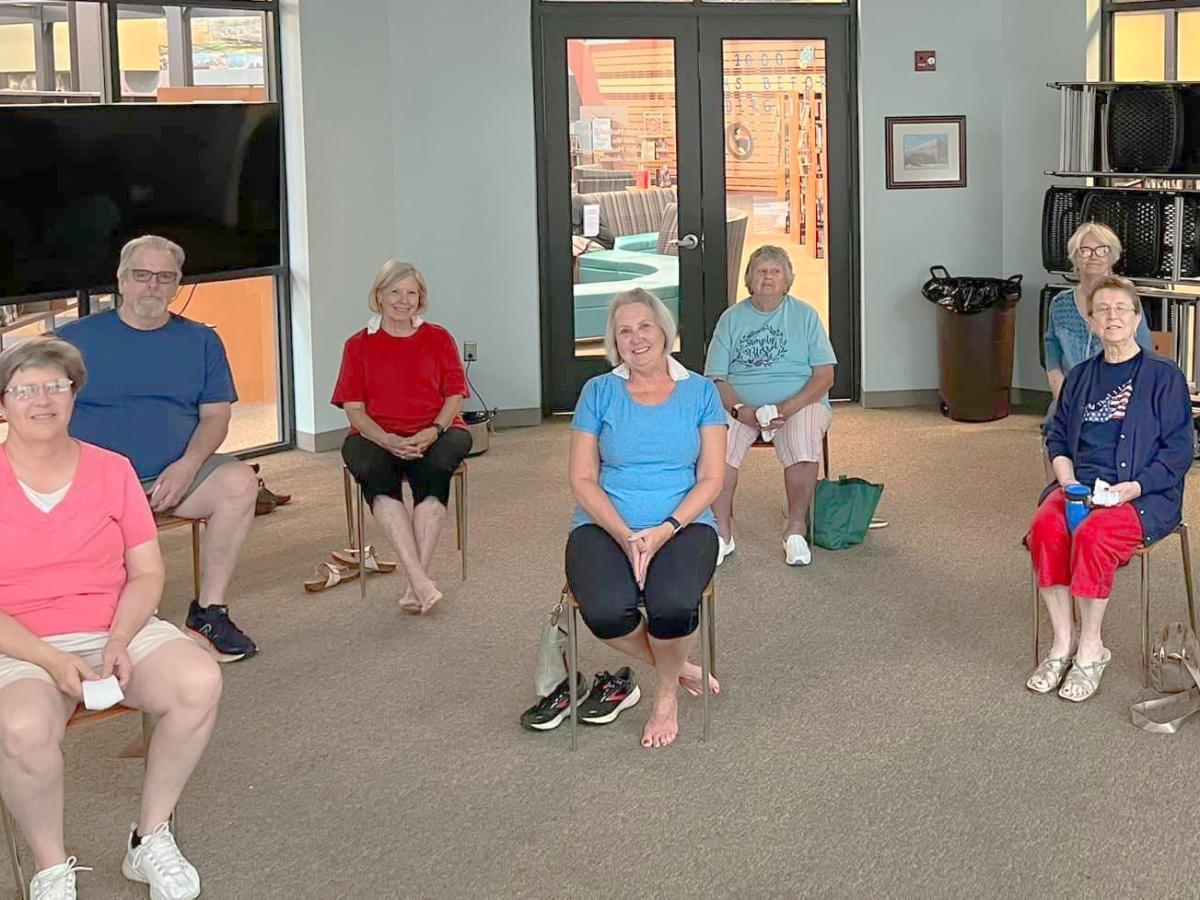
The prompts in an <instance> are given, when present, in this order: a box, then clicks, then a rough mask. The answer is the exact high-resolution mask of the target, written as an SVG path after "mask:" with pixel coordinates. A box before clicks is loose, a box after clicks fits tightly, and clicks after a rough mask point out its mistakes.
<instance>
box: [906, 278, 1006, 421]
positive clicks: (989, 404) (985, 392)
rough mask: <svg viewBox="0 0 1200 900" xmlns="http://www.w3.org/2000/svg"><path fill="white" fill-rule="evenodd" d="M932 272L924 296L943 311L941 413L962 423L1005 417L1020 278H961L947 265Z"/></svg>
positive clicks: (940, 332)
mask: <svg viewBox="0 0 1200 900" xmlns="http://www.w3.org/2000/svg"><path fill="white" fill-rule="evenodd" d="M929 274H930V279H929V280H928V281H927V282H925V285H924V287H922V288H921V293H922V294H923V295H924V296H925V299H926V300H929V301H930V302H932V303H935V304H937V308H938V309H937V333H938V392H939V393H940V394H941V398H942V412H943V413H945V414H946V415H948V416H949V417H950V418H952V419H955V420H956V421H959V422H991V421H994V420H995V419H1003V418H1004V417H1005V416H1007V415H1008V414H1009V411H1010V407H1011V393H1012V369H1013V343H1014V339H1015V336H1016V325H1017V310H1016V305H1017V301H1018V300H1020V299H1021V276H1020V275H1014V276H1012V277H1011V278H956V277H954V276H952V275H951V274H950V273H949V272H948V271H947V270H946V268H945V267H944V266H934V267H933V268H931V269H930V270H929Z"/></svg>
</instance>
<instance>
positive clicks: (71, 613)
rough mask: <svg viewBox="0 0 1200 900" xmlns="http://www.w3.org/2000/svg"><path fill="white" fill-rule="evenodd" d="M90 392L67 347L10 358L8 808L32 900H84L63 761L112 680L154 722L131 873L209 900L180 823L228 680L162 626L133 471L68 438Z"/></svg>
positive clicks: (6, 393)
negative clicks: (180, 842)
mask: <svg viewBox="0 0 1200 900" xmlns="http://www.w3.org/2000/svg"><path fill="white" fill-rule="evenodd" d="M86 378H87V372H86V371H85V369H84V366H83V359H82V357H81V356H80V355H79V351H78V350H76V349H75V348H74V347H72V346H71V345H70V344H68V343H66V342H65V341H61V340H59V339H57V338H51V337H46V338H37V339H35V340H31V341H26V342H24V343H21V344H17V345H15V346H13V347H10V348H9V349H8V350H5V351H4V352H3V353H0V414H3V416H4V418H5V419H6V420H7V421H8V438H7V440H6V441H5V442H4V443H3V444H0V548H2V549H3V552H2V553H0V792H2V793H3V797H4V803H5V804H6V805H7V807H8V809H9V811H10V812H11V813H12V815H13V818H14V819H16V821H17V824H18V825H19V826H20V829H21V833H22V834H23V835H24V837H25V840H26V842H27V843H28V844H29V847H30V849H31V850H32V851H33V855H34V860H35V862H36V865H37V869H38V872H37V874H36V875H34V877H33V880H32V882H31V884H30V896H31V897H32V898H34V900H37V898H48V897H55V898H58V897H63V898H74V897H75V895H76V894H75V872H76V869H77V868H78V867H76V865H75V857H73V856H72V857H68V856H67V854H66V850H65V848H64V842H63V759H62V751H61V745H62V740H63V734H64V732H65V728H66V724H67V720H68V718H69V717H70V716H71V713H72V712H73V710H74V709H75V707H76V705H77V704H78V703H79V702H80V701H81V699H82V697H83V683H84V682H87V681H96V680H99V679H102V678H106V677H108V676H110V675H111V676H114V677H115V678H116V679H117V681H118V683H119V685H120V688H121V690H122V691H123V692H124V695H125V699H124V700H123V701H122V702H123V703H124V704H125V705H127V706H132V707H135V708H137V709H141V710H144V711H146V712H148V713H151V714H153V715H155V716H157V717H158V724H157V726H156V727H155V729H154V736H153V739H152V740H151V743H150V751H149V754H148V757H147V760H146V781H145V785H144V787H143V791H142V802H141V811H140V813H139V817H138V820H137V822H136V823H135V824H134V825H133V826H131V828H130V834H129V840H128V841H127V843H126V853H125V859H124V862H123V864H122V872H123V873H124V875H125V877H126V878H129V879H130V880H133V881H140V882H143V883H145V884H148V885H150V890H151V894H152V896H155V897H159V896H161V897H172V898H192V897H197V896H199V894H200V878H199V876H198V875H197V874H196V870H195V869H194V868H193V867H192V865H191V864H190V863H189V862H188V861H187V860H186V859H185V858H184V857H183V854H182V853H180V852H179V848H178V847H177V846H176V844H175V839H174V837H173V836H172V835H171V831H170V827H169V819H170V816H171V813H172V811H173V810H174V808H175V803H176V801H177V800H178V799H179V795H180V793H181V792H182V791H183V787H184V785H185V784H186V783H187V780H188V778H189V777H190V776H191V774H192V770H193V769H194V768H195V766H196V763H197V762H198V761H199V759H200V756H201V754H202V753H203V752H204V748H205V746H206V745H207V744H208V739H209V735H210V734H211V733H212V729H213V725H214V724H215V723H216V716H217V701H218V700H219V698H220V695H221V675H220V671H219V669H218V667H217V664H216V663H215V662H214V661H213V660H212V659H211V658H210V657H209V656H208V655H207V654H206V653H205V652H204V651H202V650H201V649H200V648H199V647H197V646H196V645H195V644H194V643H193V642H192V641H190V640H186V639H184V638H185V636H184V634H183V632H181V631H180V630H179V629H177V628H176V627H175V626H174V625H171V624H170V623H168V622H164V621H162V620H160V619H158V618H156V617H155V616H154V613H155V612H156V610H157V608H158V603H159V599H160V597H161V596H162V589H163V579H164V574H163V561H162V556H161V554H160V553H159V549H158V538H157V531H156V528H155V524H154V517H153V514H152V513H151V512H150V508H149V506H148V505H147V502H146V498H145V495H144V494H143V493H142V489H141V486H140V485H139V484H138V480H137V476H136V475H135V474H134V471H133V467H132V466H131V465H130V463H129V461H128V460H126V459H125V458H124V457H122V456H119V455H117V454H115V453H111V452H109V451H107V450H102V449H101V448H99V447H95V446H92V445H91V444H85V443H82V442H80V441H76V440H73V439H72V438H71V437H70V435H68V433H67V425H68V423H69V422H70V419H71V410H72V407H73V405H74V401H75V394H76V392H77V391H78V390H79V389H80V388H81V387H83V384H84V382H85V380H86Z"/></svg>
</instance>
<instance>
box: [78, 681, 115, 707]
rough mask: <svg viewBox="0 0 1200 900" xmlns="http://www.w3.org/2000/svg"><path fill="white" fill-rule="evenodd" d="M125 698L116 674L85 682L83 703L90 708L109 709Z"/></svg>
mask: <svg viewBox="0 0 1200 900" xmlns="http://www.w3.org/2000/svg"><path fill="white" fill-rule="evenodd" d="M124 699H125V694H124V693H123V692H122V691H121V685H120V683H118V681H117V676H116V675H109V676H108V677H107V678H101V679H100V680H99V681H85V682H84V683H83V705H84V706H86V707H87V708H88V709H108V708H109V707H110V706H116V705H117V704H118V703H120V702H121V701H122V700H124Z"/></svg>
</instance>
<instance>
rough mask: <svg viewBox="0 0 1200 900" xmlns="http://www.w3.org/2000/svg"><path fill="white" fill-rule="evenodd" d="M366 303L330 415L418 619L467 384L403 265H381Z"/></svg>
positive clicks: (428, 599) (416, 275)
mask: <svg viewBox="0 0 1200 900" xmlns="http://www.w3.org/2000/svg"><path fill="white" fill-rule="evenodd" d="M367 303H368V305H369V306H370V308H371V311H372V312H373V313H375V315H374V316H372V318H371V321H370V323H369V324H368V325H367V327H366V328H364V329H363V330H362V331H360V332H358V333H357V334H354V335H352V336H351V337H350V339H349V340H347V341H346V346H345V349H344V350H343V351H342V369H341V372H340V373H339V374H338V381H337V386H336V387H335V388H334V389H333V400H332V402H333V404H334V406H339V407H341V408H342V409H344V410H345V411H346V418H348V419H349V420H350V435H349V436H348V437H347V438H346V442H345V443H344V444H343V445H342V458H343V459H344V460H345V461H346V466H347V467H348V468H349V469H350V472H351V474H353V475H354V478H355V479H356V480H357V481H358V483H359V484H360V485H362V489H363V493H364V494H365V495H366V498H367V503H368V504H369V505H370V507H371V512H372V513H373V514H374V515H375V518H376V519H377V520H378V521H379V523H380V524H381V525H382V526H383V529H384V532H385V533H386V534H387V537H388V540H389V541H390V542H391V544H392V546H393V547H395V548H396V553H397V554H398V555H399V557H400V564H401V565H403V566H404V571H405V572H407V573H408V589H407V590H406V591H405V592H404V596H402V597H401V598H400V606H401V607H403V608H404V609H407V610H409V611H411V612H418V613H423V612H428V611H429V610H430V609H432V608H433V605H434V604H435V603H437V602H438V600H440V599H441V597H442V593H441V591H439V590H438V588H437V585H436V584H434V582H433V579H432V578H430V577H429V564H430V562H431V561H432V559H433V549H434V547H436V546H437V541H438V535H439V534H441V531H442V526H443V524H444V523H445V521H446V502H447V500H448V499H449V497H450V479H451V478H452V477H453V475H454V470H455V469H457V468H458V465H459V463H461V462H462V461H463V457H465V456H466V455H467V452H468V451H469V450H470V449H471V435H470V433H469V432H468V431H467V430H466V428H467V426H466V423H465V422H463V420H462V416H460V415H459V410H460V409H461V408H462V401H463V398H464V397H466V396H468V393H469V392H468V390H467V377H466V374H465V373H464V372H463V367H462V362H461V361H460V360H459V358H458V346H457V344H456V343H455V341H454V336H453V335H451V334H450V332H449V331H447V330H446V329H445V328H442V327H440V326H438V325H433V324H431V323H428V322H425V321H424V320H423V319H422V318H421V316H422V314H423V313H424V312H425V311H426V309H428V307H429V291H428V289H427V288H426V286H425V279H424V278H423V277H422V276H421V273H420V271H419V270H418V269H417V267H416V266H414V265H413V264H412V263H406V262H401V261H400V260H398V259H392V260H388V261H387V262H386V263H384V264H383V267H382V268H381V269H380V270H379V273H378V274H377V275H376V276H375V283H374V284H373V285H372V286H371V293H370V295H369V297H368V300H367ZM406 480H407V481H408V484H409V488H410V490H411V491H412V495H413V509H412V513H411V515H410V513H409V511H408V509H407V508H406V507H405V505H404V501H403V494H402V486H403V484H404V482H405V481H406Z"/></svg>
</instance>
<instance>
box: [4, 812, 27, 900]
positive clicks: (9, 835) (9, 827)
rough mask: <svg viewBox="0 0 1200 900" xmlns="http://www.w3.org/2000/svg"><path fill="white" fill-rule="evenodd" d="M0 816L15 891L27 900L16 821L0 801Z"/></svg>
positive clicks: (22, 898) (23, 899) (22, 899)
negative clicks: (15, 887) (15, 885)
mask: <svg viewBox="0 0 1200 900" xmlns="http://www.w3.org/2000/svg"><path fill="white" fill-rule="evenodd" d="M0 816H2V817H3V819H4V837H5V838H6V840H7V842H8V856H9V859H10V860H11V861H12V867H13V877H14V878H15V879H16V880H17V890H19V891H20V892H21V900H29V883H28V881H27V880H26V879H25V872H24V870H23V869H22V867H21V845H20V843H19V842H18V839H17V820H16V819H14V818H13V817H12V813H10V812H9V811H8V806H7V805H6V804H5V803H4V801H2V800H0Z"/></svg>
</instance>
